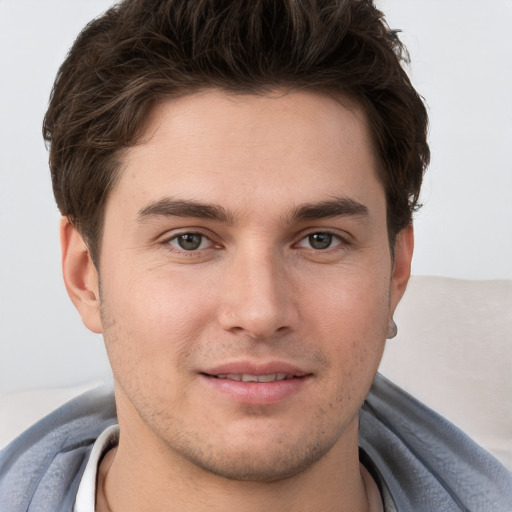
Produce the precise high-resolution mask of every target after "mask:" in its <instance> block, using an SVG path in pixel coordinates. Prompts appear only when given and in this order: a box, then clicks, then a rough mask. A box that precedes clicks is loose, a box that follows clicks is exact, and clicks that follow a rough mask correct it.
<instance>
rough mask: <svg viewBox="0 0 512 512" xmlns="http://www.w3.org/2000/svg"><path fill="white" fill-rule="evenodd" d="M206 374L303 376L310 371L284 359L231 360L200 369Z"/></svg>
mask: <svg viewBox="0 0 512 512" xmlns="http://www.w3.org/2000/svg"><path fill="white" fill-rule="evenodd" d="M201 373H203V374H206V375H228V374H231V375H272V374H286V375H288V376H294V377H304V376H305V375H309V374H310V372H308V371H306V370H304V369H302V368H299V367H298V366H296V365H294V364H291V363H288V362H286V361H268V362H266V363H257V362H254V361H232V362H229V363H223V364H220V365H218V366H214V367H212V368H206V369H204V370H201Z"/></svg>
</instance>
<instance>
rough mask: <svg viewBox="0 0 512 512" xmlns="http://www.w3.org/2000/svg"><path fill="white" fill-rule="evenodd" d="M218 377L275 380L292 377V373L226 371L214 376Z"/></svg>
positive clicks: (259, 380) (241, 379) (240, 380)
mask: <svg viewBox="0 0 512 512" xmlns="http://www.w3.org/2000/svg"><path fill="white" fill-rule="evenodd" d="M216 377H217V378H218V379H229V380H237V381H239V382H275V381H277V380H286V379H293V375H287V374H286V373H271V374H269V375H249V374H245V373H244V374H239V373H228V374H222V375H217V376H216Z"/></svg>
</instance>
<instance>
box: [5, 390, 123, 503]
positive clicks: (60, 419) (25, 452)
mask: <svg viewBox="0 0 512 512" xmlns="http://www.w3.org/2000/svg"><path fill="white" fill-rule="evenodd" d="M116 421H117V420H116V411H115V403H114V395H113V391H112V389H111V388H105V387H102V388H97V389H94V390H92V391H89V392H87V393H85V394H83V395H81V396H79V397H77V398H75V399H74V400H71V401H70V402H68V403H67V404H65V405H63V406H62V407H60V408H59V409H57V410H55V411H54V412H52V413H51V414H50V415H48V416H46V417H45V418H43V419H42V420H41V421H39V422H38V423H36V424H35V425H33V426H32V427H31V428H30V429H28V430H27V431H26V432H24V433H23V434H21V435H20V436H19V437H18V438H17V439H15V440H14V441H13V442H12V443H11V444H10V445H8V446H7V447H6V448H5V449H4V450H2V451H1V452H0V510H9V512H25V511H27V510H28V508H29V506H30V507H35V510H38V512H46V511H48V512H49V511H51V512H60V511H67V510H71V509H72V505H73V501H74V497H75V494H76V490H77V489H78V484H79V483H80V477H81V475H82V473H83V470H84V468H85V464H86V463H87V459H88V457H89V453H90V451H91V449H92V445H93V444H94V441H95V440H96V438H97V437H98V435H99V434H100V433H101V432H102V431H103V430H104V429H105V428H107V427H108V426H109V425H111V424H113V423H115V422H116Z"/></svg>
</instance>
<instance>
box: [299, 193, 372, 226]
mask: <svg viewBox="0 0 512 512" xmlns="http://www.w3.org/2000/svg"><path fill="white" fill-rule="evenodd" d="M368 216H369V211H368V208H367V207H366V206H365V205H364V204H361V203H359V202H358V201H355V200H354V199H350V198H349V197H334V198H333V199H330V200H327V201H321V202H319V203H307V204H304V205H301V206H299V207H297V208H296V209H295V210H294V211H293V212H292V214H291V215H290V222H297V221H304V220H315V219H328V218H331V217H368Z"/></svg>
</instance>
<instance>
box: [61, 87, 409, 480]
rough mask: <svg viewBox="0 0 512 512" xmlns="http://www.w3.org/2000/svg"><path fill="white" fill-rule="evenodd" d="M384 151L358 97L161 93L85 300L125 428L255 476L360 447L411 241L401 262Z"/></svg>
mask: <svg viewBox="0 0 512 512" xmlns="http://www.w3.org/2000/svg"><path fill="white" fill-rule="evenodd" d="M376 167H377V163H376V160H375V157H374V154H373V152H372V148H371V145H370V142H369V134H368V130H367V128H366V124H365V118H364V115H363V114H362V112H361V111H360V109H359V108H358V107H357V106H356V105H354V104H352V103H350V102H348V101H347V102H337V101H335V100H333V99H330V98H327V97H325V96H323V95H319V94H315V93H312V92H300V93H288V94H286V93H282V94H278V93H276V94H273V95H269V96H263V97H262V96H256V95H242V96H233V95H228V94H226V93H224V92H220V91H216V90H211V91H208V92H203V93H198V94H194V95H190V96H186V97H183V98H180V99H177V100H170V101H168V102H166V103H163V104H161V105H159V106H158V107H157V108H155V110H154V111H153V113H152V115H151V117H150V119H149V121H148V125H147V131H146V135H145V137H144V139H143V141H142V142H141V143H140V144H139V145H137V146H135V147H132V148H130V149H128V150H127V151H126V152H125V153H124V155H123V156H122V174H121V178H120V180H119V182H118V183H117V185H116V186H115V188H114V189H113V191H112V194H111V196H110V197H109V199H108V202H107V207H106V212H105V223H104V234H103V240H102V252H101V257H100V264H99V274H100V286H99V290H98V288H97V284H95V279H96V277H95V275H94V272H93V271H91V272H90V273H89V277H87V278H84V279H83V282H82V289H88V290H89V291H88V293H89V295H88V298H87V300H82V301H81V303H80V301H78V302H79V303H78V304H77V306H78V308H79V310H80V311H81V313H82V317H83V318H84V321H85V323H86V324H87V325H88V326H89V327H90V328H91V329H93V330H96V331H102V332H103V334H104V338H105V343H106V347H107V351H108V355H109V358H110V362H111V365H112V369H113V373H114V379H115V384H116V399H117V404H118V414H119V421H120V424H121V429H122V432H126V433H127V436H126V437H131V438H136V439H137V440H138V443H139V445H140V446H145V447H146V449H147V450H153V451H155V453H156V452H158V453H164V452H165V453H166V456H167V457H170V458H171V459H173V460H174V461H177V463H178V464H182V465H185V464H188V465H192V466H194V467H196V468H200V469H201V470H207V471H209V472H212V473H215V474H217V475H222V476H225V477H228V478H235V479H254V480H272V479H277V478H282V477H285V476H290V475H293V474H296V473H298V472H300V471H302V470H304V469H305V468H308V467H311V466H312V465H314V463H320V461H322V460H324V459H326V458H328V456H329V454H333V453H338V454H341V453H344V451H346V450H350V449H353V448H354V446H356V447H357V421H358V410H359V408H360V406H361V404H362V402H363V400H364V398H365V396H366V394H367V392H368V390H369V387H370V385H371V382H372V380H373V377H374V376H375V373H376V371H377V367H378V364H379V361H380V358H381V355H382V350H383V346H384V339H385V335H386V330H387V326H388V322H389V319H390V316H391V314H392V312H393V310H394V307H395V306H396V303H397V302H398V300H399V298H400V296H401V294H402V292H403V289H404V287H405V284H406V282H407V278H408V274H409V263H410V258H411V251H412V241H411V236H412V235H411V233H410V230H409V229H408V230H406V231H405V232H403V233H401V234H400V235H399V237H398V240H397V248H396V258H395V263H394V266H393V265H392V261H391V257H390V252H389V244H388V238H387V229H386V202H385V194H384V190H383V186H382V185H381V183H380V181H379V179H378V178H377V169H376ZM64 238H65V237H64ZM70 239H73V237H71V238H70ZM75 239H78V237H77V235H75ZM64 245H66V242H64ZM68 245H69V244H68ZM71 245H72V243H71ZM70 252H72V251H69V250H68V253H70ZM65 259H66V251H65ZM85 260H86V258H85V256H82V260H81V261H82V263H83V264H84V265H85V263H84V262H85ZM89 265H90V262H89ZM88 268H89V270H90V269H91V268H92V266H91V265H90V266H89V267H88ZM68 273H69V274H72V272H68ZM75 274H76V272H75ZM67 280H68V281H70V280H72V279H70V278H68V279H67ZM67 284H68V289H70V288H72V286H73V285H72V284H70V283H69V282H68V283H67ZM75 303H77V301H75ZM84 304H86V305H84ZM87 304H88V305H87ZM95 304H96V305H95ZM128 434H129V435H128ZM157 447H158V448H157ZM162 448H163V449H162Z"/></svg>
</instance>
